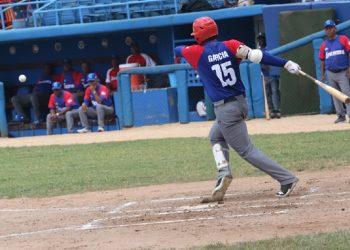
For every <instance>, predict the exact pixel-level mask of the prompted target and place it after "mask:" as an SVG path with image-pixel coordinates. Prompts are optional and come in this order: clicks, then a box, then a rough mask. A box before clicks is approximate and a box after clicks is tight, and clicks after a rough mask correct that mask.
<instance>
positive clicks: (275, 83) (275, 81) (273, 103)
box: [257, 32, 281, 119]
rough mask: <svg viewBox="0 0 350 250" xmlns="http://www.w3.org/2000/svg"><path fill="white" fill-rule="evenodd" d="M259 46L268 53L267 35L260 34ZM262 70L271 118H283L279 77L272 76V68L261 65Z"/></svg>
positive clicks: (258, 38)
mask: <svg viewBox="0 0 350 250" xmlns="http://www.w3.org/2000/svg"><path fill="white" fill-rule="evenodd" d="M257 40H258V46H259V49H260V50H261V51H266V50H267V48H266V37H265V33H262V32H260V33H259V35H258V37H257ZM261 70H262V73H263V75H264V80H265V92H266V98H267V104H268V106H269V110H270V114H271V118H272V119H273V118H278V119H279V118H281V93H280V81H279V76H277V75H272V74H271V72H270V66H269V65H265V64H261Z"/></svg>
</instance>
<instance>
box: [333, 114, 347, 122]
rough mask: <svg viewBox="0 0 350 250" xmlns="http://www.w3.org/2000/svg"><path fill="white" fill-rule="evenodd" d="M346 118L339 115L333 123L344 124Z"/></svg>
mask: <svg viewBox="0 0 350 250" xmlns="http://www.w3.org/2000/svg"><path fill="white" fill-rule="evenodd" d="M345 121H346V118H345V116H344V115H339V116H338V118H337V120H335V121H334V123H339V122H345Z"/></svg>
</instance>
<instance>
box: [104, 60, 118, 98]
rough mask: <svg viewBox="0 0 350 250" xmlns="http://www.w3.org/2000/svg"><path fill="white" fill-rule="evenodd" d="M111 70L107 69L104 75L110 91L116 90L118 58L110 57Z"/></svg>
mask: <svg viewBox="0 0 350 250" xmlns="http://www.w3.org/2000/svg"><path fill="white" fill-rule="evenodd" d="M111 65H112V68H110V69H108V71H107V74H106V84H107V86H108V88H109V90H110V91H113V92H114V91H117V90H118V73H119V57H118V56H116V55H112V60H111Z"/></svg>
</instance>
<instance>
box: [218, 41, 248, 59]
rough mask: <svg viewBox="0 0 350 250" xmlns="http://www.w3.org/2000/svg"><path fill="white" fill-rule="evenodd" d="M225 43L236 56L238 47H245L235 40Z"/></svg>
mask: <svg viewBox="0 0 350 250" xmlns="http://www.w3.org/2000/svg"><path fill="white" fill-rule="evenodd" d="M223 43H224V44H225V45H226V47H227V48H228V49H229V50H230V51H231V52H232V53H233V54H234V55H236V53H237V49H238V47H239V46H241V45H244V43H242V42H240V41H238V40H234V39H231V40H228V41H224V42H223Z"/></svg>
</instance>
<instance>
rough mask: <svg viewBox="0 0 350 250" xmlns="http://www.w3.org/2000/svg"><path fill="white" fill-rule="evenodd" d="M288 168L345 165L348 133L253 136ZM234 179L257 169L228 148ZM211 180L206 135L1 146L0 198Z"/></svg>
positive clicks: (349, 162)
mask: <svg viewBox="0 0 350 250" xmlns="http://www.w3.org/2000/svg"><path fill="white" fill-rule="evenodd" d="M252 140H253V142H254V144H255V145H257V147H258V148H260V149H261V150H262V151H264V152H265V153H266V154H267V155H269V156H271V158H272V159H274V160H276V161H278V162H280V163H281V164H282V165H284V166H285V167H287V168H288V169H290V170H292V171H303V170H319V169H323V168H336V167H339V166H348V165H350V150H349V143H350V134H349V131H337V132H317V133H299V134H288V135H256V136H252ZM231 165H232V169H233V172H234V175H235V176H236V177H241V176H255V175H261V174H262V173H261V172H260V171H258V170H256V169H255V168H254V167H252V166H250V165H248V164H247V163H246V162H244V161H243V160H242V159H240V158H239V157H238V156H237V154H236V153H235V152H233V151H232V152H231ZM215 178H216V169H215V164H214V159H213V156H212V153H211V147H210V144H209V141H208V140H207V139H206V138H187V139H160V140H141V141H131V142H113V143H101V144H88V145H66V146H44V147H22V148H0V197H21V196H25V197H43V196H54V195H62V194H70V193H79V192H85V191H95V190H106V189H115V188H124V187H133V186H146V185H151V184H163V183H175V182H192V181H202V180H210V179H215Z"/></svg>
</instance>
